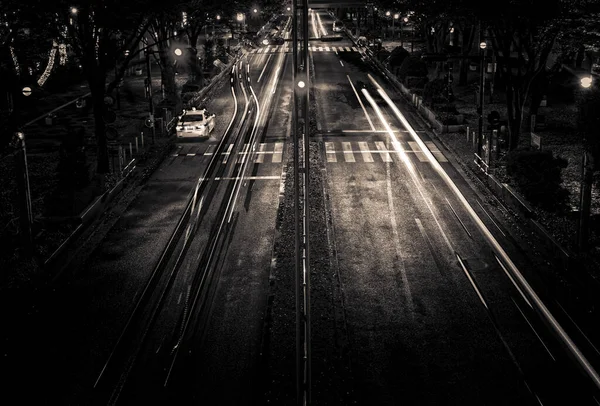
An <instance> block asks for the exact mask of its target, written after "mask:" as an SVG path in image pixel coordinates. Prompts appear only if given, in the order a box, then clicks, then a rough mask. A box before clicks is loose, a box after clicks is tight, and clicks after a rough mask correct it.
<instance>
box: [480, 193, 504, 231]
mask: <svg viewBox="0 0 600 406" xmlns="http://www.w3.org/2000/svg"><path fill="white" fill-rule="evenodd" d="M477 204H478V205H479V207H481V210H483V212H484V213H485V214H486V215H487V216H488V217H489V219H490V220H491V222H492V223H493V224H494V225H495V226H496V228H497V229H498V231H500V234H502V235H503V236H504V237H506V234H504V232H503V231H502V229H501V228H500V226H499V225H498V224H496V222H495V221H494V219H493V218H492V216H490V215H489V214H488V212H487V211H486V210H485V209H484V208H483V206H482V205H481V203H479V200H477Z"/></svg>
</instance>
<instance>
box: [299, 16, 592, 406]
mask: <svg viewBox="0 0 600 406" xmlns="http://www.w3.org/2000/svg"><path fill="white" fill-rule="evenodd" d="M320 17H321V21H322V22H323V25H324V26H325V27H330V25H329V24H331V19H330V17H329V16H328V15H327V14H325V13H324V12H321V15H320ZM326 45H329V46H331V45H334V44H333V43H329V44H326V43H324V44H314V46H315V47H316V49H315V48H313V52H312V54H311V55H312V58H313V61H314V66H315V77H316V80H315V83H314V86H315V89H316V92H317V93H316V101H317V106H318V114H319V116H318V119H319V121H318V122H319V129H320V136H321V138H322V141H323V146H324V148H323V151H322V153H323V160H324V161H325V162H326V169H327V177H328V180H329V183H328V192H329V196H330V201H331V205H332V216H333V224H334V227H335V244H336V247H337V261H338V263H339V269H340V276H341V280H342V286H343V290H344V293H345V303H346V317H347V323H348V328H349V334H350V342H351V350H350V352H351V360H352V369H353V373H354V375H355V379H356V388H357V389H356V390H357V394H358V397H359V399H358V403H359V404H380V405H382V404H390V405H391V404H400V403H402V404H414V405H417V404H418V405H423V404H432V405H433V404H436V405H438V404H444V405H449V404H457V405H459V404H460V405H465V404H473V405H480V404H489V405H491V404H498V405H500V404H544V405H548V404H594V402H595V401H594V400H593V398H592V395H591V392H590V391H589V387H588V386H587V385H588V383H587V381H586V379H585V378H583V376H582V375H581V374H580V373H579V371H577V370H576V368H575V367H574V366H573V364H572V363H571V362H570V361H569V360H567V358H566V356H565V353H564V351H563V349H562V348H561V346H560V345H559V344H558V342H557V341H556V340H555V339H554V338H553V337H552V336H551V335H550V334H549V333H548V330H547V329H546V328H545V326H544V325H543V323H542V322H541V321H540V318H539V317H538V316H537V314H536V312H535V311H533V310H532V308H531V307H530V306H529V305H528V302H527V301H526V300H525V299H524V298H523V297H522V296H521V295H520V294H519V292H518V291H517V290H516V288H515V287H514V285H513V284H512V283H511V281H510V279H509V278H508V277H507V275H506V274H505V273H504V271H503V269H502V267H501V265H500V264H499V263H498V261H497V260H496V258H495V257H494V255H493V253H492V250H491V249H490V247H489V246H488V245H487V243H486V240H485V238H484V236H483V235H482V234H481V232H480V230H479V229H478V227H476V225H475V223H474V222H473V221H472V220H471V218H470V217H469V215H468V213H467V211H466V210H465V209H464V207H463V206H462V204H461V202H460V201H459V200H458V199H457V198H456V196H455V195H454V193H453V192H452V190H451V189H450V188H449V187H448V186H447V184H446V183H445V182H444V181H443V180H442V178H441V177H440V175H439V174H438V173H437V171H436V170H435V168H434V166H433V165H432V164H431V162H430V161H429V159H428V158H427V156H425V154H424V153H423V152H422V150H421V148H420V147H419V146H418V144H417V143H416V142H415V141H414V140H413V138H412V137H411V136H410V135H409V133H408V131H407V128H406V127H405V126H404V125H403V124H402V123H401V122H400V120H398V119H397V118H396V117H395V115H394V113H393V112H392V110H391V109H390V108H388V107H387V104H386V102H385V101H384V100H383V99H382V98H381V97H379V96H378V94H377V92H376V88H375V87H374V85H373V84H372V82H371V80H370V79H369V78H368V76H367V74H368V73H371V74H372V75H373V76H374V77H375V78H376V80H377V81H378V82H379V83H380V84H381V85H382V87H383V88H384V90H386V91H387V93H388V94H389V95H392V98H393V101H394V102H395V104H396V105H397V106H398V107H399V109H400V110H401V111H403V112H406V114H407V115H408V116H409V121H410V122H411V124H412V126H413V127H414V129H415V130H416V132H417V134H418V135H419V136H420V137H421V138H422V140H423V141H424V142H425V144H426V145H427V147H428V148H429V149H430V151H431V152H432V153H433V155H434V156H435V158H436V159H437V160H438V162H439V163H440V165H441V167H442V168H443V170H444V171H446V173H448V175H449V176H450V178H451V179H453V180H454V181H455V182H456V183H457V184H458V186H459V188H460V189H461V190H462V191H463V193H465V195H466V197H467V199H468V200H469V202H470V204H471V205H472V207H473V208H474V209H475V210H476V212H477V213H478V214H479V215H480V216H481V218H482V219H483V220H484V222H485V223H486V224H487V225H488V227H489V228H490V229H491V230H492V233H493V234H494V235H495V236H497V238H498V239H499V240H500V241H501V242H502V243H505V244H506V245H507V246H508V247H507V250H508V251H509V252H513V253H516V252H517V251H518V250H517V249H516V248H515V247H511V246H510V244H509V243H510V241H509V238H504V236H505V234H507V231H506V230H502V229H500V228H498V227H497V226H496V224H499V223H500V221H498V220H496V222H495V223H492V222H491V221H490V217H488V214H487V213H484V211H483V206H481V202H479V201H478V200H477V196H476V194H475V193H474V192H472V191H471V190H470V187H469V185H468V184H467V183H466V182H465V181H464V180H463V179H462V177H461V176H460V175H459V174H458V173H457V172H456V170H455V169H454V168H453V166H452V165H451V164H450V162H448V159H447V158H446V157H445V156H444V153H443V152H438V151H439V149H438V147H437V146H436V144H435V143H433V142H432V141H431V139H430V137H429V136H428V131H429V130H428V128H427V127H426V126H424V125H423V123H422V122H420V121H417V120H415V119H414V115H413V114H411V110H410V108H407V106H406V103H405V102H404V101H403V100H402V99H401V98H400V97H398V96H396V93H395V92H394V91H393V89H392V88H391V87H390V86H387V85H385V81H384V80H382V78H380V77H378V76H377V75H376V74H375V73H374V72H373V71H372V69H371V67H370V66H368V65H367V64H365V63H364V60H362V59H361V54H360V53H358V52H350V53H348V52H340V50H339V49H340V47H344V48H346V47H347V46H351V45H352V44H351V43H350V42H349V41H341V42H336V43H335V46H336V49H335V50H334V49H333V48H329V50H328V51H327V50H325V49H322V47H325V46H326ZM362 88H366V90H367V92H368V93H369V94H370V95H371V96H372V97H373V99H372V100H371V102H370V101H369V99H368V97H366V95H365V94H364V93H363V92H362V90H361V89H362ZM372 102H374V103H375V104H376V105H377V106H378V107H379V109H380V115H378V113H377V111H376V109H375V108H374V107H373V105H372ZM386 124H387V125H389V127H390V128H389V129H390V130H391V131H393V134H394V135H393V136H392V135H390V133H389V131H388V130H387V129H386ZM395 141H397V143H396V142H395ZM459 257H460V258H461V259H462V261H463V263H464V267H465V268H466V269H467V270H468V271H467V272H465V271H464V270H463V267H462V266H461V264H460V262H459ZM521 264H526V262H521ZM475 287H476V289H475ZM315 373H316V372H315ZM538 402H539V403H538ZM565 402H566V403H565Z"/></svg>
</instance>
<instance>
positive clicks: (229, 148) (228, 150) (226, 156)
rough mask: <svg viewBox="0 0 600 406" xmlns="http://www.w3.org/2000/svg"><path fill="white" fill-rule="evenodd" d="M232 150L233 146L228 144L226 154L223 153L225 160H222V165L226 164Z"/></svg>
mask: <svg viewBox="0 0 600 406" xmlns="http://www.w3.org/2000/svg"><path fill="white" fill-rule="evenodd" d="M232 149H233V144H229V147H228V148H227V152H225V158H223V163H224V164H226V163H227V159H228V158H229V155H230V154H231V150H232Z"/></svg>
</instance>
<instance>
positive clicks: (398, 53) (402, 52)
mask: <svg viewBox="0 0 600 406" xmlns="http://www.w3.org/2000/svg"><path fill="white" fill-rule="evenodd" d="M409 55H410V52H408V51H407V50H406V49H404V48H403V47H396V48H394V50H393V51H392V53H391V54H390V56H389V58H388V63H389V64H390V66H391V67H392V69H393V68H395V67H399V66H401V65H402V62H404V60H405V59H406V57H407V56H409Z"/></svg>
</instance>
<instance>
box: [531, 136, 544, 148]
mask: <svg viewBox="0 0 600 406" xmlns="http://www.w3.org/2000/svg"><path fill="white" fill-rule="evenodd" d="M531 146H532V147H533V148H536V149H539V150H541V149H542V137H540V136H539V135H537V134H536V133H531Z"/></svg>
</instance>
